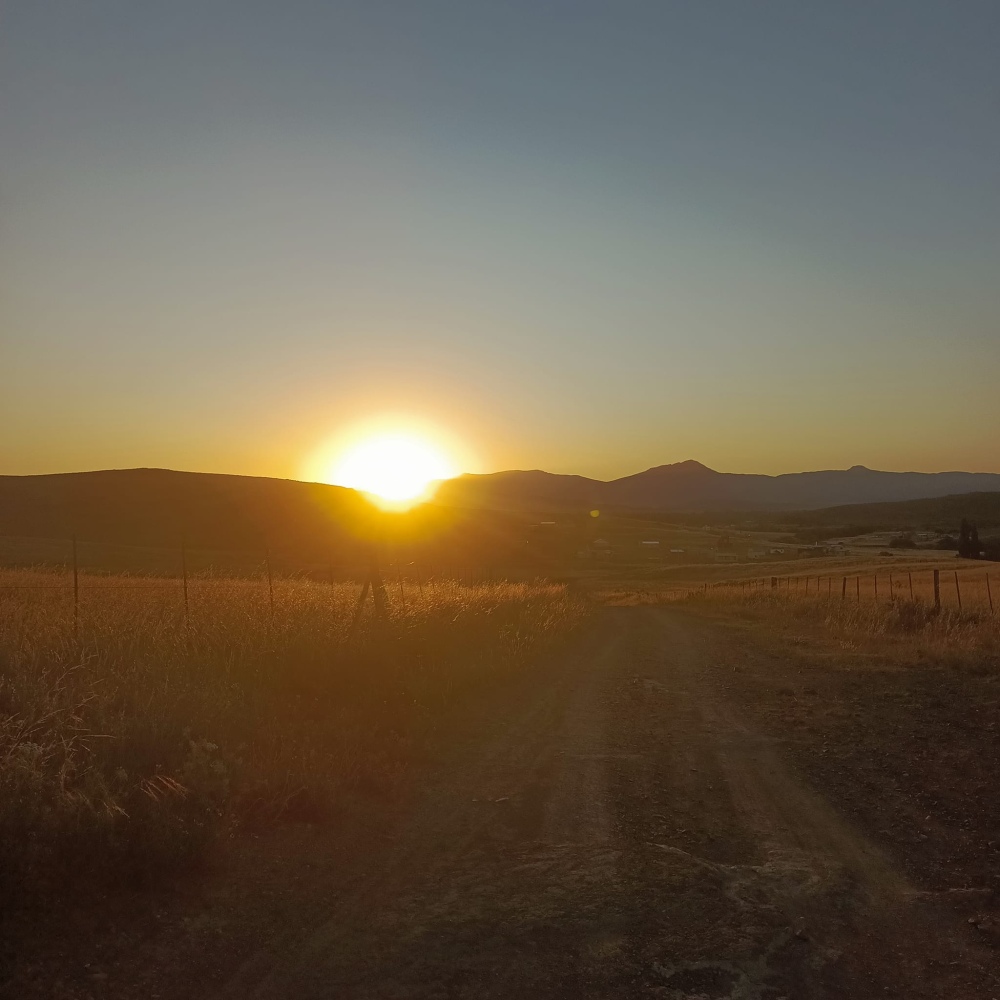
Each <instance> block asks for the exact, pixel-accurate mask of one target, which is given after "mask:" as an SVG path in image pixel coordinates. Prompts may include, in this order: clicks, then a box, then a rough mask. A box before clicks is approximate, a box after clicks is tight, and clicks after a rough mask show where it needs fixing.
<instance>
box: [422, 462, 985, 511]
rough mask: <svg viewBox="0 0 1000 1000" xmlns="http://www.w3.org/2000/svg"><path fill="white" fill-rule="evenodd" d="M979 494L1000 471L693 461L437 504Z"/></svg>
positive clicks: (792, 503)
mask: <svg viewBox="0 0 1000 1000" xmlns="http://www.w3.org/2000/svg"><path fill="white" fill-rule="evenodd" d="M974 492H987V493H991V492H1000V473H991V472H962V471H948V472H884V471H881V470H878V469H869V468H868V467H866V466H864V465H854V466H851V467H850V468H849V469H820V470H816V471H809V472H786V473H781V474H779V475H777V476H768V475H763V474H758V473H734V472H718V471H716V470H715V469H711V468H709V467H708V466H706V465H703V464H702V463H701V462H697V461H695V460H694V459H688V460H686V461H683V462H675V463H671V464H667V465H657V466H652V467H650V468H648V469H646V470H644V471H643V472H637V473H634V474H632V475H629V476H622V477H620V478H618V479H612V480H600V479H589V478H587V477H584V476H573V475H566V474H561V473H547V472H543V471H542V470H538V469H535V470H531V471H523V470H508V471H504V472H495V473H486V474H482V475H475V474H466V475H463V476H459V477H457V478H456V479H451V480H447V481H445V482H443V483H441V484H440V487H439V489H438V493H437V495H436V497H435V501H436V502H438V503H443V504H447V505H449V506H459V507H496V508H498V509H514V510H531V509H534V508H536V507H537V508H540V509H546V508H550V507H552V506H555V507H556V508H562V509H569V510H575V509H581V508H582V507H584V506H586V505H587V504H593V505H600V504H604V505H606V506H612V507H621V508H628V509H643V510H658V511H668V510H697V509H704V510H723V509H729V510H782V509H783V510H809V509H818V508H821V507H834V506H838V505H841V504H853V503H882V502H891V501H900V500H922V499H931V498H934V497H942V496H949V495H953V494H960V493H974Z"/></svg>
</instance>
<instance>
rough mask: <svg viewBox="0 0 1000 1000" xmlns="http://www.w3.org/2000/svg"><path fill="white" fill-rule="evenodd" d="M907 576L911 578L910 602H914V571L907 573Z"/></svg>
mask: <svg viewBox="0 0 1000 1000" xmlns="http://www.w3.org/2000/svg"><path fill="white" fill-rule="evenodd" d="M906 575H907V576H908V577H909V580H910V600H911V601H912V600H913V571H912V570H908V571H907V573H906Z"/></svg>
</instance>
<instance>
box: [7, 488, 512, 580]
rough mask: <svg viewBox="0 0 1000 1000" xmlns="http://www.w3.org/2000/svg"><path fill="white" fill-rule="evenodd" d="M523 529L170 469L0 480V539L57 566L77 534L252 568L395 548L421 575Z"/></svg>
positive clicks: (340, 561)
mask: <svg viewBox="0 0 1000 1000" xmlns="http://www.w3.org/2000/svg"><path fill="white" fill-rule="evenodd" d="M520 521H523V518H520V519H518V517H517V516H516V515H513V514H510V513H505V512H494V511H483V510H459V511H454V510H448V509H447V508H444V507H440V506H437V505H434V504H423V505H421V506H419V507H417V508H416V509H414V510H413V511H412V512H410V513H409V514H407V515H406V517H405V518H392V519H389V520H386V519H385V518H383V517H382V516H380V515H379V513H378V512H377V511H376V510H375V508H374V507H373V506H372V505H371V504H370V503H369V502H368V501H367V500H366V499H365V498H364V497H363V496H362V495H361V494H360V493H358V492H357V491H355V490H350V489H344V488H343V487H340V486H329V485H326V484H324V483H303V482H298V481H297V480H293V479H267V478H264V477H259V476H228V475H218V474H213V473H206V472H175V471H172V470H170V469H115V470H107V471H101V472H73V473H63V474H58V475H48V476H0V537H4V538H7V539H49V540H53V541H54V542H58V545H56V546H55V547H54V548H53V551H54V552H57V553H62V555H59V556H58V558H59V559H60V560H64V559H65V558H66V553H68V552H69V551H70V549H69V540H70V539H71V538H73V537H76V538H77V539H78V540H79V541H80V542H84V543H96V544H98V545H104V546H108V545H110V546H125V547H129V546H132V547H135V546H139V547H148V548H150V549H168V550H170V551H171V552H172V553H174V554H175V555H176V554H178V553H179V550H180V544H181V540H182V539H183V540H184V542H185V545H186V546H187V549H188V551H189V552H193V551H194V550H201V551H202V553H204V552H205V551H207V550H213V551H218V552H220V553H227V552H228V553H242V554H244V555H246V556H248V557H251V558H252V559H255V560H257V561H260V560H262V559H263V557H264V553H265V552H269V553H270V555H271V556H272V557H275V558H276V559H277V560H278V564H280V562H281V561H282V560H284V561H285V564H286V565H289V566H299V565H302V564H303V563H304V562H306V561H308V562H311V563H319V564H321V565H322V566H323V567H326V566H327V565H328V564H330V563H335V564H337V565H339V566H343V565H345V564H348V563H350V564H354V565H359V564H363V565H367V561H368V553H369V552H370V550H371V543H372V542H373V541H374V542H376V543H377V544H378V545H379V546H380V548H382V549H383V550H384V549H385V548H386V546H389V547H391V548H393V551H394V552H396V554H397V556H398V551H399V548H400V547H405V548H406V551H407V552H408V553H410V556H412V555H413V552H414V547H415V546H416V547H418V548H420V549H421V552H422V558H423V560H424V562H423V565H424V566H425V567H426V566H428V565H432V564H435V565H441V564H442V563H444V562H446V561H447V560H451V561H452V562H453V563H455V564H457V565H478V564H481V563H482V562H483V561H485V560H486V558H487V554H488V553H494V554H495V553H496V552H498V551H500V550H504V549H511V548H516V547H517V546H521V547H522V548H523V544H524V536H523V531H522V530H521V529H520V527H518V525H519V523H520ZM389 531H391V532H392V535H391V537H390V536H389V535H388V534H387V532H389ZM39 551H41V550H39ZM88 552H90V553H91V555H93V546H91V547H90V548H89V549H88ZM46 558H47V557H43V556H39V559H40V561H45V559H46ZM94 558H96V557H94ZM102 560H103V556H102ZM174 561H175V562H176V560H174ZM204 561H205V560H204V559H202V560H201V562H202V563H204ZM432 561H433V562H432ZM477 561H478V562H477Z"/></svg>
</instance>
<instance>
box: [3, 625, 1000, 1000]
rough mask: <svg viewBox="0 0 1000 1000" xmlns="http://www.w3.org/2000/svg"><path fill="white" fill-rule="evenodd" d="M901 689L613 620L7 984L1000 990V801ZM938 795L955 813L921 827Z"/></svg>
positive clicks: (209, 992) (201, 992) (519, 991)
mask: <svg viewBox="0 0 1000 1000" xmlns="http://www.w3.org/2000/svg"><path fill="white" fill-rule="evenodd" d="M901 678H902V675H900V677H897V678H896V679H895V681H894V680H893V678H892V677H890V676H889V674H888V673H886V674H885V676H882V677H879V679H878V680H877V681H872V680H871V678H870V677H868V676H865V677H862V676H861V675H860V674H858V675H850V676H848V675H847V674H846V673H845V672H843V671H840V670H838V669H837V668H835V667H834V666H833V665H832V664H831V663H830V662H823V663H819V662H816V661H809V663H805V662H804V661H801V660H799V659H798V658H796V657H795V656H790V657H788V656H786V657H778V656H775V655H774V654H773V653H768V652H766V651H762V650H760V649H759V648H758V647H757V645H756V644H755V643H754V641H753V639H752V637H750V636H748V635H747V634H746V633H742V632H739V631H737V630H734V629H732V628H727V627H725V626H722V625H719V624H717V623H713V622H710V621H706V620H704V619H699V618H697V617H694V616H691V615H690V614H687V613H685V612H683V611H680V610H674V609H670V608H655V607H646V608H614V609H605V610H604V611H602V612H600V614H598V615H597V616H596V619H595V621H594V622H593V623H592V624H591V625H590V626H589V628H588V630H587V632H586V634H585V635H583V636H582V637H581V639H580V641H579V643H578V644H577V645H576V646H575V648H574V650H573V651H572V652H571V653H570V654H569V655H567V656H565V657H564V658H562V659H561V660H560V661H559V662H558V663H553V664H552V665H551V666H550V667H549V668H547V669H545V670H541V671H539V673H538V674H537V675H535V676H533V677H532V678H531V680H530V683H523V684H520V685H516V686H513V687H511V688H510V689H509V690H505V692H504V694H503V697H500V696H499V695H498V697H497V699H496V701H495V703H494V704H491V705H484V706H481V708H480V709H479V710H478V712H476V713H473V714H472V715H470V717H469V718H468V719H467V720H466V721H465V723H464V724H462V725H459V726H456V727H455V729H454V730H452V731H449V732H448V734H447V735H445V734H442V737H441V739H440V744H441V746H440V750H439V753H438V755H437V756H436V758H435V759H434V760H433V761H431V762H429V763H428V764H427V765H426V767H424V768H423V769H422V774H423V777H422V778H421V779H420V781H419V782H416V783H415V784H414V785H413V786H412V788H411V789H410V790H409V791H408V793H407V794H405V795H403V796H402V797H401V798H400V799H399V800H396V801H393V802H391V803H383V804H381V805H372V806H371V807H370V808H369V809H367V810H365V811H364V812H363V813H362V814H359V815H357V816H353V817H352V816H348V817H345V822H344V823H343V824H342V825H341V827H340V828H338V830H336V831H323V830H316V829H308V828H301V829H298V830H295V831H284V832H282V833H281V834H279V835H275V836H273V837H271V838H266V839H264V838H262V839H261V840H259V841H257V842H255V843H252V844H250V845H247V846H246V847H244V848H242V849H240V850H237V851H235V852H234V855H233V858H234V860H233V861H231V862H230V863H229V866H228V867H227V868H226V869H225V870H224V871H222V872H220V873H219V874H217V875H216V876H215V877H213V878H212V879H211V880H209V881H208V882H207V883H206V884H205V886H203V887H200V888H199V887H195V888H189V889H188V890H186V892H185V893H184V894H183V895H178V896H177V897H175V898H174V899H172V900H171V901H168V903H165V904H164V907H165V909H164V915H163V919H162V921H161V922H160V924H159V925H158V926H157V927H156V929H155V930H150V929H148V928H146V929H144V930H143V931H142V932H141V933H139V932H138V931H134V932H133V933H132V936H131V937H130V936H129V932H128V930H122V931H121V936H122V939H123V940H126V941H128V942H129V945H128V947H127V948H123V947H122V945H121V944H120V943H119V945H118V946H117V947H115V948H113V949H110V950H108V951H106V952H102V953H100V954H98V955H96V956H95V960H94V962H93V963H92V964H91V966H90V967H88V968H86V969H82V968H81V969H76V970H71V971H69V972H66V973H65V974H63V976H62V978H61V979H60V980H59V982H58V983H57V984H53V981H52V979H51V975H50V973H49V972H48V971H47V970H46V969H41V968H35V969H34V970H30V971H29V972H27V973H25V974H24V975H23V976H22V977H21V978H20V979H19V980H18V982H19V984H20V989H21V992H9V989H10V988H9V989H8V993H7V994H6V995H8V996H18V997H21V996H43V995H45V996H66V997H133V996H143V997H147V998H150V1000H157V998H159V1000H173V998H177V1000H179V998H181V997H185V998H199V1000H200V998H215V1000H234V998H244V997H245V998H250V997H253V998H258V1000H265V998H268V1000H270V998H285V997H288V998H296V1000H319V998H332V997H338V998H339V997H344V998H352V1000H366V998H393V1000H405V998H416V997H420V998H435V1000H437V998H440V1000H446V998H447V1000H452V998H470V1000H471V998H490V997H495V998H509V997H532V998H533V997H546V998H567V1000H568V998H573V1000H578V998H586V997H593V998H598V997H600V998H615V997H621V998H626V997H628V998H632V997H663V998H668V1000H682V998H690V1000H694V998H730V1000H757V998H760V1000H765V998H767V1000H778V998H781V997H785V998H788V1000H801V998H811V997H851V998H865V997H899V998H904V997H905V998H920V997H926V998H942V997H948V998H955V1000H963V998H990V997H1000V959H998V953H997V952H996V951H995V950H994V948H993V945H994V940H993V935H992V930H991V928H992V916H991V912H992V907H993V893H992V888H993V887H992V884H991V883H990V881H989V879H990V873H991V872H992V871H994V870H996V869H997V866H996V865H995V864H994V863H993V861H992V857H991V856H990V855H989V851H988V850H987V849H986V847H985V846H984V847H983V851H982V854H983V857H982V858H981V857H979V855H978V854H977V853H976V851H977V850H978V848H975V847H970V846H969V844H966V841H965V840H963V839H962V837H967V838H971V841H970V843H971V842H972V841H976V838H980V837H982V836H985V834H983V832H982V830H981V828H984V824H987V823H990V822H993V821H994V819H993V817H994V812H993V811H991V809H990V807H989V805H987V804H984V803H983V802H981V801H979V800H977V801H976V803H975V804H974V805H968V806H963V802H964V801H965V798H964V797H965V796H967V795H969V794H972V793H973V786H972V785H970V784H968V783H966V784H965V785H964V786H962V785H960V786H959V791H958V792H957V793H956V792H955V791H954V790H946V789H943V788H940V789H937V790H936V791H933V790H932V791H928V788H931V787H932V785H933V783H934V782H937V783H941V782H943V781H945V780H946V778H947V775H948V773H950V772H948V771H947V769H945V770H941V768H940V767H938V766H937V764H936V763H935V757H934V752H933V746H932V747H930V748H927V753H926V754H925V756H924V757H923V758H920V759H917V760H911V758H910V757H909V756H906V754H907V752H908V751H907V750H906V747H908V746H909V745H910V744H907V743H906V742H905V739H906V738H908V737H906V736H905V732H910V731H911V730H912V736H913V740H912V741H911V742H912V743H913V744H914V745H918V744H922V742H923V741H922V740H920V739H919V738H918V737H919V736H920V733H919V732H917V728H916V727H917V725H918V724H919V719H920V713H921V712H922V711H926V712H927V713H928V718H930V717H931V716H933V717H934V718H935V719H940V718H941V717H942V712H941V711H938V710H932V709H925V708H922V707H921V706H922V705H923V704H924V702H923V701H921V700H920V699H921V697H923V696H922V695H921V692H920V689H919V685H918V686H917V688H914V687H913V680H912V676H909V677H906V678H902V679H901ZM928 683H929V682H928ZM983 683H984V684H985V683H987V682H986V680H984V681H983ZM990 683H992V681H991V682H990ZM991 690H992V688H991ZM934 691H935V692H936V693H935V694H934V697H940V692H939V691H938V689H937V688H935V689H934ZM900 692H902V694H900ZM974 697H975V698H977V699H978V701H976V703H975V704H974V705H967V706H966V710H965V717H968V718H972V716H971V715H970V714H969V713H970V712H971V709H972V708H975V707H979V706H980V705H981V704H983V699H984V697H985V696H984V695H982V693H979V694H974ZM893 698H895V701H893ZM924 700H926V699H924ZM887 704H890V705H891V706H892V710H891V711H887V710H886V707H885V706H886V705H887ZM938 708H940V706H938ZM948 711H951V710H950V709H949V710H948ZM948 711H945V712H943V715H944V716H947V715H948ZM956 711H960V710H958V709H956ZM914 714H915V716H916V719H917V722H915V723H912V724H911V722H910V721H908V720H909V719H910V716H913V715H914ZM880 718H881V719H882V720H883V725H882V726H881V727H880V726H879V719H880ZM886 720H888V722H891V723H892V725H888V724H886ZM893 726H895V728H893ZM907 727H909V728H907ZM904 730H905V732H904ZM901 734H903V735H901ZM950 745H951V744H949V746H950ZM949 759H950V758H949ZM970 761H971V762H972V763H975V759H974V758H973V757H970V758H969V760H967V761H966V762H965V766H964V770H965V771H968V770H969V768H970V766H971V765H970ZM979 761H980V763H982V754H980V758H979ZM953 763H954V762H953ZM883 765H884V773H882V772H880V767H881V766H883ZM903 769H906V773H907V775H910V774H911V773H912V775H913V777H912V788H910V786H908V785H906V784H905V781H904V779H902V778H901V777H899V775H901V774H902V773H903ZM959 770H962V768H959ZM975 773H976V776H974V777H971V778H968V779H967V782H968V781H971V782H976V781H978V782H980V784H979V785H975V788H977V789H979V792H978V793H977V794H979V795H980V797H981V796H982V795H983V794H984V789H983V788H982V787H981V786H982V782H983V779H982V768H981V767H980V768H977V769H976V772H975ZM928 782H930V783H931V784H930V785H929V784H928ZM935 787H936V786H935ZM911 791H912V795H910V792H911ZM920 795H933V796H936V800H939V801H941V802H944V803H946V805H945V807H944V808H943V809H942V811H941V813H940V815H939V816H938V817H937V822H936V824H935V823H934V822H931V821H930V820H928V821H926V825H921V826H920V831H919V832H920V834H921V835H922V836H923V838H924V839H920V837H919V836H913V837H909V836H908V835H907V836H905V837H904V836H903V835H902V832H901V831H904V830H905V829H906V828H907V825H908V824H911V823H916V820H915V819H914V818H913V817H914V816H915V815H916V814H917V813H920V812H922V810H923V809H924V808H925V805H924V800H923V799H921V798H920V797H919V796H920ZM988 801H989V804H990V805H991V804H992V803H993V802H994V801H995V796H991V797H989V799H988ZM914 809H916V812H914ZM953 813H954V815H955V817H956V819H955V823H957V824H958V826H957V828H955V827H954V824H953V825H949V823H950V822H951V821H950V820H948V819H947V817H949V816H952V814H953ZM924 815H926V814H924ZM963 823H964V824H965V825H964V826H962V825H961V824H963ZM956 829H957V830H958V831H964V832H962V833H961V836H959V834H958V833H956ZM970 831H971V832H970ZM998 840H1000V834H998ZM963 845H965V846H963ZM970 919H972V921H973V922H972V923H970V922H969V920H970ZM46 990H47V992H45V991H46Z"/></svg>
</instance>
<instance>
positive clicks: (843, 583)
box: [840, 576, 847, 601]
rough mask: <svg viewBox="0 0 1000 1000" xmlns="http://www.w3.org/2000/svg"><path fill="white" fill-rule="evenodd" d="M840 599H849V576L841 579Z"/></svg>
mask: <svg viewBox="0 0 1000 1000" xmlns="http://www.w3.org/2000/svg"><path fill="white" fill-rule="evenodd" d="M840 599H841V600H842V601H843V600H846V599H847V577H846V576H845V577H844V579H843V580H841V581H840Z"/></svg>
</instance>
